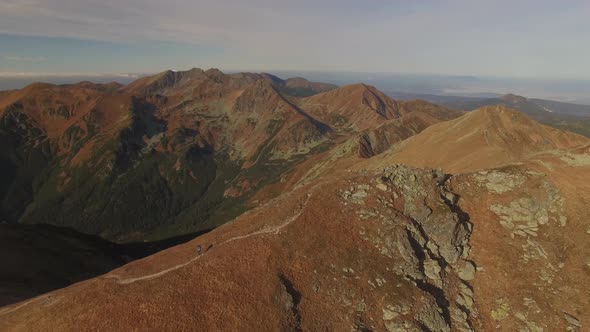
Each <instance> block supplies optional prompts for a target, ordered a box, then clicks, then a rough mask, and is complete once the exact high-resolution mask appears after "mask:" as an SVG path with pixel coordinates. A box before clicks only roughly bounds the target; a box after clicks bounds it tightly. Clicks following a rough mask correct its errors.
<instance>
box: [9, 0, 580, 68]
mask: <svg viewBox="0 0 590 332" xmlns="http://www.w3.org/2000/svg"><path fill="white" fill-rule="evenodd" d="M588 17H590V2H588V1H577V0H571V1H547V0H536V1H530V0H522V1H519V0H512V1H506V0H496V1H479V0H441V1H435V0H425V1H410V0H408V1H399V0H397V1H396V0H391V1H385V0H366V1H358V0H355V1H352V0H340V1H335V0H330V1H320V0H316V1H311V0H299V1H282V0H248V1H242V0H167V1H160V0H158V1H156V0H102V1H91V0H0V45H1V46H0V72H1V73H7V72H8V73H22V72H28V73H30V72H36V73H38V72H48V73H64V72H66V73H67V72H72V73H73V72H75V73H107V72H108V73H120V72H155V71H161V70H164V69H187V68H191V67H202V68H209V67H217V68H220V69H225V70H229V69H243V70H266V71H271V70H325V71H349V72H351V71H356V72H405V73H437V74H457V75H482V76H509V77H560V78H589V77H590V61H588V59H590V20H589V19H588Z"/></svg>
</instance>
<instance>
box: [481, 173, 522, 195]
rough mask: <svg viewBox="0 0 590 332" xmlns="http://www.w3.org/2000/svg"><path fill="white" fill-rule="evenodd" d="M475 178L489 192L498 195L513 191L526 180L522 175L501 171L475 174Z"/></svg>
mask: <svg viewBox="0 0 590 332" xmlns="http://www.w3.org/2000/svg"><path fill="white" fill-rule="evenodd" d="M473 178H474V179H475V180H476V181H477V182H478V183H480V184H482V185H484V186H485V187H486V188H487V190H489V191H490V192H493V193H496V194H502V193H505V192H509V191H512V190H514V189H515V188H518V186H520V185H521V184H523V183H524V181H525V180H526V178H525V177H524V176H522V175H519V174H510V173H505V172H502V171H500V170H493V171H481V172H479V173H476V174H474V175H473Z"/></svg>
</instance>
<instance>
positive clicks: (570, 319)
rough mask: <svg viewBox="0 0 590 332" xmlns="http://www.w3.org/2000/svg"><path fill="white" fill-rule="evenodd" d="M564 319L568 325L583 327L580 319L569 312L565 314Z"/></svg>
mask: <svg viewBox="0 0 590 332" xmlns="http://www.w3.org/2000/svg"><path fill="white" fill-rule="evenodd" d="M563 317H564V318H565V320H566V321H567V323H568V324H570V325H572V326H575V327H582V322H580V320H579V319H577V318H576V317H574V316H572V315H570V314H568V313H567V312H564V313H563Z"/></svg>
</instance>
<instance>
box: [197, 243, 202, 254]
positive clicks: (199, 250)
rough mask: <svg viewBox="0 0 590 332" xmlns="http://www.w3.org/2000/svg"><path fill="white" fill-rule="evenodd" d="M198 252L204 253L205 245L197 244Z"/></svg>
mask: <svg viewBox="0 0 590 332" xmlns="http://www.w3.org/2000/svg"><path fill="white" fill-rule="evenodd" d="M197 252H198V253H199V255H200V254H202V253H203V247H201V245H200V244H199V245H198V246H197Z"/></svg>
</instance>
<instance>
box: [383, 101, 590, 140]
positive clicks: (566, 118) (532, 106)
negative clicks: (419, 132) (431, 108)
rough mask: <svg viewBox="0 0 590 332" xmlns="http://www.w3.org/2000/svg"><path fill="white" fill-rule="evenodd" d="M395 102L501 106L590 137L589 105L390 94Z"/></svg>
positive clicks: (457, 106) (467, 107)
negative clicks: (407, 100) (409, 101)
mask: <svg viewBox="0 0 590 332" xmlns="http://www.w3.org/2000/svg"><path fill="white" fill-rule="evenodd" d="M388 95H389V96H391V97H393V98H398V99H423V100H428V101H429V102H432V103H436V104H439V105H444V106H446V107H449V108H452V109H458V110H464V111H471V110H474V109H478V108H480V107H484V106H494V105H501V106H506V107H510V108H513V109H516V110H518V111H521V112H523V113H525V114H528V115H530V116H531V117H533V118H534V119H535V120H537V121H539V122H541V123H544V124H547V125H550V126H554V127H556V128H561V129H564V130H569V131H572V132H575V133H578V134H581V135H584V136H587V137H590V105H579V104H571V103H564V102H559V101H553V100H546V99H535V98H531V99H529V98H526V97H523V96H518V95H514V94H507V95H504V96H497V97H493V98H482V97H462V96H441V95H428V94H411V93H396V92H390V93H388Z"/></svg>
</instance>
